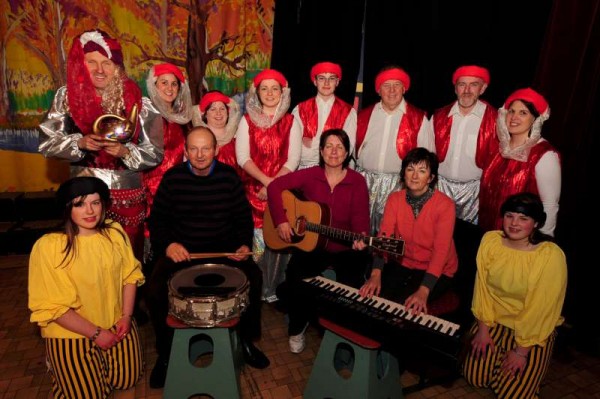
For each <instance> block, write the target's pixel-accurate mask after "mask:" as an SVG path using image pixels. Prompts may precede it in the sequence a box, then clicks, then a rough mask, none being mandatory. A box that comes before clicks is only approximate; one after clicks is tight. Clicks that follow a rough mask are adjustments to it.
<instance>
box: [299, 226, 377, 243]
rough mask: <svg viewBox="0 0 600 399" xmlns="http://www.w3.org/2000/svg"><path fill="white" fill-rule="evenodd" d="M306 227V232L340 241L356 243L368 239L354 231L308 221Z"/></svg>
mask: <svg viewBox="0 0 600 399" xmlns="http://www.w3.org/2000/svg"><path fill="white" fill-rule="evenodd" d="M305 227H306V230H308V231H311V232H313V233H318V234H321V235H324V236H327V237H331V238H336V239H338V240H344V241H356V240H359V239H362V240H364V239H365V238H367V237H365V236H363V235H362V234H359V233H354V232H352V231H348V230H342V229H337V228H335V227H330V226H326V225H323V224H317V223H312V222H308V221H307V222H306V226H305ZM367 244H368V242H367Z"/></svg>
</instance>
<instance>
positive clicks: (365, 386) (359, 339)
mask: <svg viewBox="0 0 600 399" xmlns="http://www.w3.org/2000/svg"><path fill="white" fill-rule="evenodd" d="M319 323H320V324H321V325H322V326H323V327H325V329H326V330H325V335H324V336H323V340H322V341H321V347H320V348H319V353H318V354H317V357H316V359H315V362H314V364H313V368H312V371H311V373H310V377H309V379H308V383H307V385H306V389H305V390H304V399H322V398H334V399H338V398H340V399H342V398H343V399H353V398H355V399H387V398H394V399H402V398H403V397H404V396H403V394H402V386H401V385H400V368H399V366H398V359H396V357H394V356H393V355H391V354H390V353H388V352H385V351H382V350H381V349H380V347H381V344H380V343H379V342H376V341H373V340H371V339H369V338H366V337H363V336H361V335H359V334H357V333H355V332H353V331H351V330H348V329H346V328H344V327H341V326H338V325H337V324H335V323H333V322H331V321H329V320H326V319H323V318H319ZM342 368H348V369H352V375H351V376H350V377H348V378H345V377H343V376H342V375H340V373H339V370H340V369H342Z"/></svg>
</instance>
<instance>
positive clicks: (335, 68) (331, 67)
mask: <svg viewBox="0 0 600 399" xmlns="http://www.w3.org/2000/svg"><path fill="white" fill-rule="evenodd" d="M322 73H332V74H334V75H337V77H338V79H340V80H342V67H341V66H339V65H338V64H334V63H333V62H319V63H318V64H315V65H314V66H313V67H312V69H311V70H310V79H311V80H313V81H314V80H315V78H316V77H317V75H319V74H322Z"/></svg>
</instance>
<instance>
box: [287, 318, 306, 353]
mask: <svg viewBox="0 0 600 399" xmlns="http://www.w3.org/2000/svg"><path fill="white" fill-rule="evenodd" d="M307 327H308V323H306V325H305V326H304V328H303V329H302V332H301V333H300V334H298V335H290V339H289V344H290V352H292V353H300V352H302V351H303V350H304V348H306V337H304V332H305V331H306V328H307Z"/></svg>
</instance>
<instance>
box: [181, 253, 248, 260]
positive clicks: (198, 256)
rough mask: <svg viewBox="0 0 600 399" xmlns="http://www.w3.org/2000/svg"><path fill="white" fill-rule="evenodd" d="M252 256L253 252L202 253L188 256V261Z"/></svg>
mask: <svg viewBox="0 0 600 399" xmlns="http://www.w3.org/2000/svg"><path fill="white" fill-rule="evenodd" d="M253 254H254V252H204V253H196V254H190V259H205V258H222V257H226V256H247V255H253Z"/></svg>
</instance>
